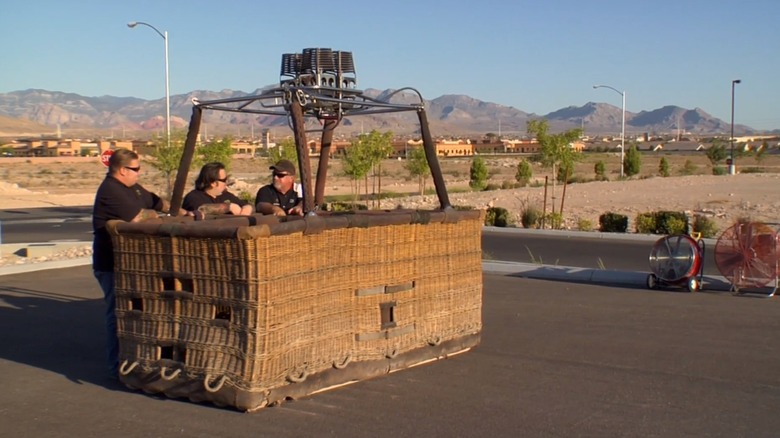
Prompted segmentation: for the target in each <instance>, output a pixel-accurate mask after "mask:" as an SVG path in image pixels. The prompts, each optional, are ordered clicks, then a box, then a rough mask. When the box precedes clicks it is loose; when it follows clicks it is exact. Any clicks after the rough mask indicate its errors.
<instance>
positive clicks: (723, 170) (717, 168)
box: [712, 166, 728, 175]
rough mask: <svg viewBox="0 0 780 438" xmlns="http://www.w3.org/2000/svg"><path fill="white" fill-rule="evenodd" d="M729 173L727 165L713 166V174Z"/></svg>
mask: <svg viewBox="0 0 780 438" xmlns="http://www.w3.org/2000/svg"><path fill="white" fill-rule="evenodd" d="M727 173H728V169H726V168H725V167H720V166H715V167H713V168H712V174H713V175H726V174H727Z"/></svg>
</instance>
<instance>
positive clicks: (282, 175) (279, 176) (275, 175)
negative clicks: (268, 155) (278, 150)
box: [274, 172, 289, 178]
mask: <svg viewBox="0 0 780 438" xmlns="http://www.w3.org/2000/svg"><path fill="white" fill-rule="evenodd" d="M287 175H289V173H276V172H274V177H275V178H284V177H285V176H287Z"/></svg>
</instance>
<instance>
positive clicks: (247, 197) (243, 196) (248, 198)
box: [238, 190, 255, 204]
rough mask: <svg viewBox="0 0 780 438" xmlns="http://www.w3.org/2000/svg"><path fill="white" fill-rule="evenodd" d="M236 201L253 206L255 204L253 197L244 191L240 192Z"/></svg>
mask: <svg viewBox="0 0 780 438" xmlns="http://www.w3.org/2000/svg"><path fill="white" fill-rule="evenodd" d="M238 199H240V200H242V201H245V202H248V203H250V204H254V202H255V195H253V194H251V193H249V192H247V191H246V190H241V192H239V194H238Z"/></svg>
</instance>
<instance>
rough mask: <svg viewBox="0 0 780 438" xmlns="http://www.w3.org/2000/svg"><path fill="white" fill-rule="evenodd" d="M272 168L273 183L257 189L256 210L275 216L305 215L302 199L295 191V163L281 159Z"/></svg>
mask: <svg viewBox="0 0 780 438" xmlns="http://www.w3.org/2000/svg"><path fill="white" fill-rule="evenodd" d="M270 169H271V170H272V171H273V175H272V181H271V184H268V185H266V186H263V187H260V190H258V191H257V195H256V196H255V210H257V212H258V213H262V214H272V215H274V216H288V215H290V216H293V215H296V216H303V205H302V199H301V198H300V196H299V195H298V192H296V191H295V165H293V163H292V162H291V161H290V160H279V162H278V163H276V164H274V165H273V166H271V167H270Z"/></svg>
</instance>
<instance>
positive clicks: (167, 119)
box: [127, 21, 171, 147]
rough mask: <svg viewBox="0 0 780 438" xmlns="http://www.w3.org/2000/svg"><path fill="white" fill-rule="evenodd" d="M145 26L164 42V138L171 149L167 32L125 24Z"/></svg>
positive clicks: (132, 22)
mask: <svg viewBox="0 0 780 438" xmlns="http://www.w3.org/2000/svg"><path fill="white" fill-rule="evenodd" d="M139 24H140V25H142V26H146V27H149V28H151V29H152V30H153V31H155V32H157V34H158V35H160V36H161V37H162V39H163V41H164V42H165V124H166V136H167V140H168V141H167V143H168V147H171V92H170V87H169V86H168V31H165V32H160V31H159V30H157V28H156V27H154V26H152V25H151V24H149V23H144V22H143V21H131V22H129V23H127V27H129V28H131V29H132V28H134V27H136V26H138V25H139Z"/></svg>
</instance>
